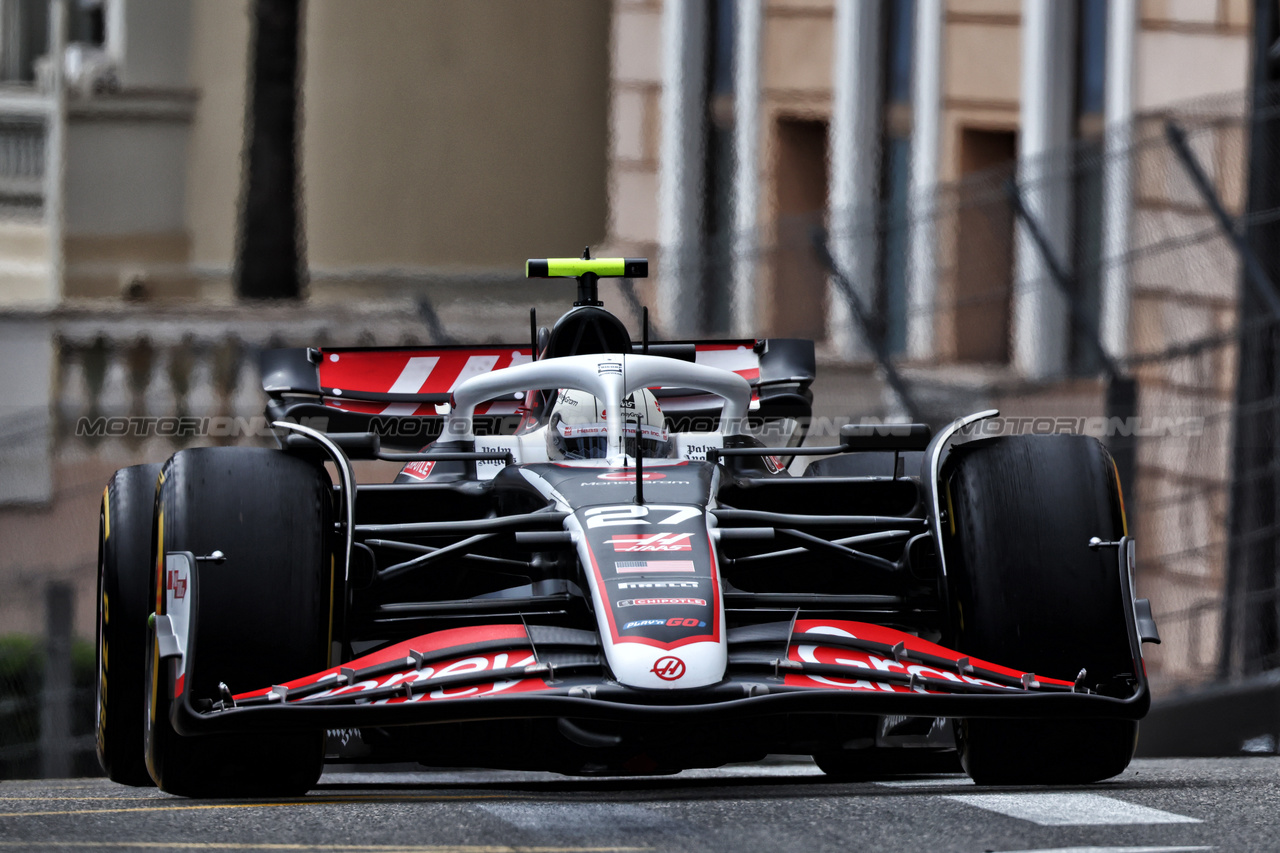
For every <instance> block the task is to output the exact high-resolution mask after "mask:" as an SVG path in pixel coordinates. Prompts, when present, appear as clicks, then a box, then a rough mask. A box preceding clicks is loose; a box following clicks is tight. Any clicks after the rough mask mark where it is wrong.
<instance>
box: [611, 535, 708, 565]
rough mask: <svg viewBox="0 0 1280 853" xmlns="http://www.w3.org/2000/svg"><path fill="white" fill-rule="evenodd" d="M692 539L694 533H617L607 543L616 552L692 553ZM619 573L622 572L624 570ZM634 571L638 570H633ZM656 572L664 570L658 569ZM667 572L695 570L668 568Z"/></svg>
mask: <svg viewBox="0 0 1280 853" xmlns="http://www.w3.org/2000/svg"><path fill="white" fill-rule="evenodd" d="M692 538H693V534H692V533H634V534H625V533H615V534H614V535H613V538H612V539H609V540H606V541H607V542H608V543H609V544H610V545H612V546H613V550H614V551H624V552H635V551H692V550H693V544H692V542H690V540H691V539H692ZM618 571H622V569H619V570H618ZM632 571H636V570H634V569H633V570H632ZM655 571H664V570H663V569H657V570H655ZM665 571H668V572H675V571H690V572H691V571H693V568H692V566H691V567H690V568H688V569H672V568H668V569H665Z"/></svg>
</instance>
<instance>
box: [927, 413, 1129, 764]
mask: <svg viewBox="0 0 1280 853" xmlns="http://www.w3.org/2000/svg"><path fill="white" fill-rule="evenodd" d="M943 480H944V483H945V489H946V491H945V494H944V499H945V501H946V503H947V505H948V506H949V508H950V509H949V513H950V516H951V517H950V520H949V521H947V522H945V523H944V528H943V533H944V535H943V538H944V541H945V543H946V549H947V583H948V591H949V593H950V606H951V610H952V612H951V619H952V623H953V636H952V637H951V647H952V648H955V649H957V650H959V651H962V652H964V653H965V654H968V655H972V656H973V657H977V658H983V659H985V660H989V661H991V662H993V663H999V664H1003V665H1005V666H1011V667H1015V668H1017V669H1021V670H1023V671H1025V672H1033V673H1036V674H1037V675H1044V676H1050V677H1053V678H1061V679H1066V680H1068V681H1073V680H1074V679H1075V678H1076V676H1077V674H1078V673H1079V671H1080V670H1081V669H1082V668H1083V669H1085V670H1087V679H1086V681H1087V683H1088V684H1089V685H1091V686H1093V687H1096V689H1098V690H1099V692H1101V693H1103V694H1107V695H1114V696H1128V695H1130V694H1131V693H1132V690H1133V683H1134V678H1135V676H1134V661H1133V657H1132V653H1131V651H1130V646H1129V636H1128V627H1127V625H1128V622H1127V619H1128V617H1127V615H1126V613H1125V611H1124V600H1123V593H1122V585H1121V582H1120V575H1119V570H1118V568H1117V555H1116V551H1115V548H1100V549H1098V550H1097V551H1092V550H1090V549H1089V547H1088V542H1089V539H1090V538H1091V537H1093V536H1097V537H1099V538H1100V539H1102V540H1104V541H1115V540H1118V539H1119V538H1120V537H1121V536H1122V535H1124V516H1123V512H1124V510H1123V507H1122V505H1121V498H1120V490H1119V485H1118V482H1117V479H1116V472H1115V466H1114V464H1113V463H1112V461H1111V457H1110V455H1109V454H1108V453H1107V451H1106V450H1105V449H1104V448H1103V447H1102V445H1101V444H1099V443H1098V442H1097V441H1096V440H1094V439H1092V438H1087V437H1084V436H1073V435H1052V436H1048V435H1046V436H1010V437H1003V438H996V439H991V440H987V441H977V442H973V443H971V444H968V445H962V446H960V447H957V448H956V449H955V450H954V451H953V454H952V461H951V462H950V463H949V465H948V469H947V471H946V472H945V473H944V475H943ZM1137 733H1138V724H1137V722H1135V721H1132V720H1118V719H1068V720H1034V719H1019V720H1002V719H974V720H961V721H959V722H958V724H957V730H956V741H957V745H958V747H959V750H960V760H961V763H962V764H963V766H964V769H965V771H966V772H968V774H969V775H970V776H972V777H973V779H974V781H975V782H978V783H979V784H1032V783H1051V784H1073V783H1083V782H1095V781H1098V780H1100V779H1106V778H1108V777H1111V776H1114V775H1116V774H1117V773H1120V772H1121V771H1123V770H1124V769H1125V767H1127V766H1128V764H1129V761H1130V759H1132V757H1133V751H1134V747H1135V745H1136V742H1137Z"/></svg>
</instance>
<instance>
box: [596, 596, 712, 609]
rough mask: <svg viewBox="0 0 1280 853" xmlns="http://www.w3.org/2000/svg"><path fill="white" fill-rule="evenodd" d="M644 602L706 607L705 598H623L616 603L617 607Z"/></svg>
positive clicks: (642, 603)
mask: <svg viewBox="0 0 1280 853" xmlns="http://www.w3.org/2000/svg"><path fill="white" fill-rule="evenodd" d="M646 604H671V605H674V606H676V607H683V606H691V607H706V606H707V600H706V599H705V598H624V599H623V600H622V601H619V602H618V603H617V606H618V607H641V606H644V605H646Z"/></svg>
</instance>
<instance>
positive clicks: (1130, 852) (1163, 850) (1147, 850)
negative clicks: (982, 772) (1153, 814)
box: [1009, 847, 1213, 853]
mask: <svg viewBox="0 0 1280 853" xmlns="http://www.w3.org/2000/svg"><path fill="white" fill-rule="evenodd" d="M1212 849H1213V848H1212V847H1050V848H1048V849H1045V848H1043V847H1040V848H1036V849H1034V850H1011V851H1009V853H1194V851H1197V850H1212Z"/></svg>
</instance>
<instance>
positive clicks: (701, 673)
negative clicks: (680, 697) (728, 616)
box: [609, 641, 729, 690]
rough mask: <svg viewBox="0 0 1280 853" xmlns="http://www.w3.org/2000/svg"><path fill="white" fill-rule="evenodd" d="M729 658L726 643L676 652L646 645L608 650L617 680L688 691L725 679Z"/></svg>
mask: <svg viewBox="0 0 1280 853" xmlns="http://www.w3.org/2000/svg"><path fill="white" fill-rule="evenodd" d="M728 660H729V656H728V651H727V647H726V645H725V643H724V642H723V641H721V642H701V643H688V644H686V645H682V646H677V647H675V648H673V649H664V648H658V647H656V646H651V645H648V644H644V643H615V644H614V645H613V647H612V648H610V649H609V663H610V665H611V666H612V667H613V674H614V677H615V678H617V679H618V681H619V682H620V683H622V684H625V685H627V686H628V687H640V688H644V689H646V690H687V689H689V688H692V687H707V686H708V685H711V684H715V683H717V682H719V681H721V680H722V679H723V678H724V673H725V667H726V666H727V664H728Z"/></svg>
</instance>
